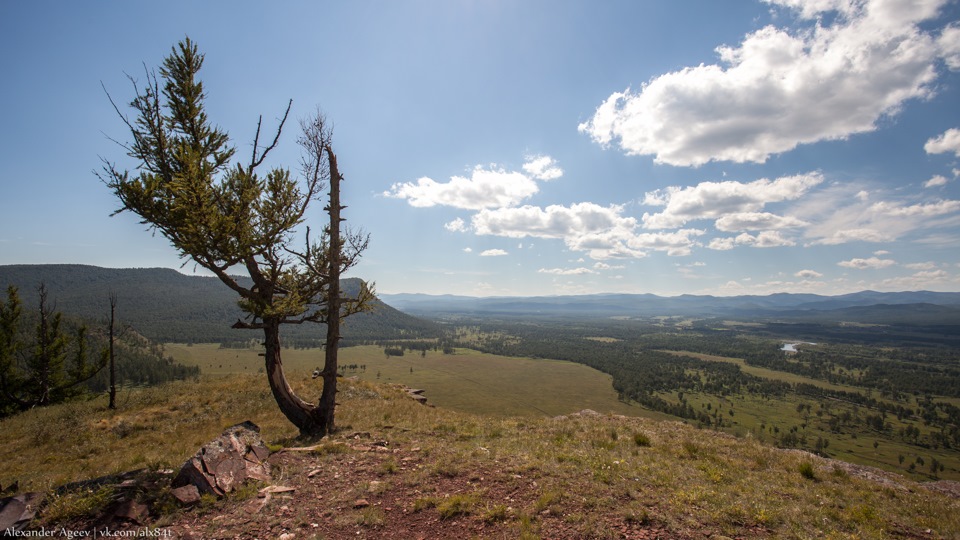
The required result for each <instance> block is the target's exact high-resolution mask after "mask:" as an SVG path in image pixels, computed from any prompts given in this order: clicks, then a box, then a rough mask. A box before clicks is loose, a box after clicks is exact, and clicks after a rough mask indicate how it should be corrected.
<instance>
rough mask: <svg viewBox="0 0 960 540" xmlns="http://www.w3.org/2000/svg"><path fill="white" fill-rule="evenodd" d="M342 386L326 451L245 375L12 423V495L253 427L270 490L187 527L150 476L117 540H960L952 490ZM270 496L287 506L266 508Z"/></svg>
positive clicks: (959, 503) (817, 462) (101, 496)
mask: <svg viewBox="0 0 960 540" xmlns="http://www.w3.org/2000/svg"><path fill="white" fill-rule="evenodd" d="M303 384H309V383H300V386H301V387H302V385H303ZM343 386H344V387H343V389H342V393H341V395H340V399H339V401H340V402H341V405H340V407H339V408H338V419H339V424H340V426H341V430H340V432H339V433H337V434H335V435H334V436H332V437H329V438H327V439H323V440H320V441H303V440H296V439H294V438H293V435H294V433H295V429H294V428H293V427H292V426H291V425H289V424H288V423H286V422H285V421H284V420H283V418H282V417H281V415H280V413H279V412H278V411H277V408H276V406H275V404H274V403H273V400H272V398H271V397H270V395H269V391H268V389H267V388H266V385H264V384H263V383H262V381H261V380H260V379H259V378H258V377H253V376H244V375H235V376H230V377H223V378H217V379H204V380H203V381H202V382H200V383H196V382H179V383H172V384H168V385H165V386H164V387H162V388H155V389H144V390H142V391H138V392H137V393H136V394H135V395H134V396H132V397H131V400H130V401H129V403H128V404H127V405H126V406H125V407H124V408H123V409H122V410H120V411H109V410H106V409H105V407H104V404H103V403H102V402H97V401H94V402H85V403H71V404H68V405H63V406H57V407H50V408H46V409H40V410H34V411H29V412H28V413H26V414H23V415H20V416H18V417H16V418H11V419H7V420H4V421H0V433H2V434H3V435H2V436H0V459H2V460H3V462H4V463H5V467H4V470H3V471H2V473H0V483H2V484H3V485H9V483H11V482H12V480H14V479H17V478H19V479H20V480H21V482H20V488H21V491H25V490H26V489H42V490H46V489H50V488H52V487H54V486H56V485H59V484H63V483H65V482H70V481H76V480H81V479H86V478H91V477H95V476H99V475H102V474H108V473H116V472H121V471H126V470H131V469H135V468H140V467H149V468H150V469H156V468H157V467H160V468H169V469H173V468H177V467H179V465H180V463H182V462H183V460H185V459H186V458H187V457H188V456H190V455H191V454H192V453H193V452H194V451H195V450H196V449H197V447H199V446H200V445H201V444H202V443H204V442H206V441H207V440H210V439H212V438H213V437H215V436H216V435H218V434H219V433H220V432H221V430H222V429H223V427H224V426H227V425H231V424H235V423H238V422H240V421H243V420H252V421H254V422H255V423H257V424H258V425H259V426H260V427H261V434H262V435H263V436H264V438H265V440H266V441H267V443H268V444H269V445H270V447H271V449H272V450H274V453H273V455H272V456H271V457H270V459H269V461H270V463H271V464H272V467H273V477H272V480H271V481H270V482H266V483H261V484H255V485H252V486H250V487H249V488H247V489H242V490H241V491H239V492H237V493H235V494H231V495H229V496H228V497H227V498H226V499H224V500H221V501H215V500H213V499H205V500H203V501H202V502H201V503H200V504H199V505H198V506H195V507H193V508H188V509H180V510H178V509H176V507H175V506H173V505H171V504H170V498H169V488H165V487H164V483H163V479H164V478H169V477H170V474H171V473H151V475H150V477H151V478H152V481H153V484H150V485H151V486H152V487H149V488H142V489H141V491H139V493H140V494H139V495H138V500H139V501H141V503H138V504H142V505H144V506H143V508H149V510H150V514H149V515H140V516H139V517H136V518H135V520H133V521H131V520H126V521H124V520H121V521H119V522H118V521H114V522H112V524H111V527H112V529H113V530H115V531H116V530H118V529H126V530H130V531H134V530H138V529H139V530H143V529H144V528H145V527H147V528H149V530H158V531H169V534H170V535H171V536H173V537H181V538H213V537H218V538H222V537H237V538H254V537H258V538H347V537H349V538H378V539H379V538H431V539H433V538H458V539H460V538H471V537H478V538H525V539H536V538H558V539H580V538H678V539H705V538H711V539H714V540H716V539H722V538H890V537H895V538H908V539H913V538H915V539H921V538H923V539H936V538H957V537H958V536H960V500H958V499H957V498H956V495H954V496H950V495H948V494H945V493H944V492H943V490H947V489H949V488H950V487H951V485H950V484H947V483H938V484H920V483H916V482H911V481H908V480H906V479H904V478H903V477H900V476H897V475H894V474H889V473H884V472H881V471H877V470H874V469H870V468H865V467H858V466H852V465H849V464H845V463H842V462H837V461H832V460H828V459H823V458H820V457H817V456H814V455H812V454H808V453H805V452H798V451H786V450H778V449H775V448H772V447H770V446H767V445H764V444H762V443H760V442H758V441H756V440H754V439H751V438H742V439H738V438H734V437H732V436H728V435H723V434H718V433H715V432H712V431H709V430H698V429H694V428H692V427H690V426H687V425H684V424H681V423H678V422H658V421H654V420H648V419H640V418H630V417H622V416H615V415H608V414H600V413H595V412H592V411H583V412H580V413H576V414H568V415H565V416H559V417H540V418H505V419H504V418H491V417H485V416H475V415H469V414H461V413H455V412H452V411H449V410H444V409H441V408H431V407H425V406H422V405H419V404H417V403H416V402H414V401H413V400H410V399H409V398H408V397H407V396H406V395H405V394H404V393H403V392H401V391H400V390H398V389H396V388H394V387H391V386H386V385H375V384H371V383H364V382H357V381H350V380H345V381H344V385H343ZM602 412H603V411H601V413H602ZM297 448H299V450H297ZM39 463H44V464H45V465H44V466H42V467H40V466H38V464H39ZM158 478H159V480H158ZM270 485H272V486H277V487H282V488H285V492H284V493H275V494H273V495H272V496H269V495H267V496H264V497H257V492H258V490H262V488H264V487H266V486H270ZM953 487H954V488H955V487H956V486H955V485H953ZM119 489H120V488H112V487H110V486H105V487H100V488H86V489H83V488H77V489H73V490H67V491H63V492H61V493H60V494H58V495H49V496H48V501H47V503H46V505H45V506H44V509H43V510H42V511H41V513H40V516H39V519H38V521H35V522H34V523H33V524H32V525H31V528H32V529H33V530H37V529H39V528H40V527H46V528H47V530H49V529H50V528H54V527H64V528H66V529H67V530H82V529H84V528H86V527H89V526H90V525H91V524H92V523H94V522H95V520H96V519H97V517H96V516H99V515H101V514H102V513H103V511H104V510H105V507H106V506H109V504H110V501H111V500H112V499H113V497H115V496H116V494H117V493H118V492H119V491H118V490H119ZM954 493H956V492H954ZM263 494H265V491H261V495H263ZM101 523H102V522H101Z"/></svg>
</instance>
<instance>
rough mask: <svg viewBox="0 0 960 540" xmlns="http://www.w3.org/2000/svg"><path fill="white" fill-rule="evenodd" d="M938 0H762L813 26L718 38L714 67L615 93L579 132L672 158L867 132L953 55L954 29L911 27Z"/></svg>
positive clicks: (680, 160)
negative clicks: (733, 40) (728, 40)
mask: <svg viewBox="0 0 960 540" xmlns="http://www.w3.org/2000/svg"><path fill="white" fill-rule="evenodd" d="M946 2H947V0H915V1H912V2H891V1H885V0H835V1H829V0H813V1H803V2H801V1H799V0H779V1H772V2H771V3H774V4H778V5H780V6H783V7H786V8H789V9H793V10H795V12H797V13H798V15H799V16H800V17H801V18H802V19H807V20H811V21H813V20H815V21H817V24H816V25H815V26H813V27H812V28H810V27H806V28H804V29H790V28H778V27H775V26H772V25H771V26H766V27H764V28H761V29H759V30H757V31H755V32H752V33H750V34H748V35H747V36H746V37H745V38H744V39H743V41H742V42H741V43H740V44H739V45H737V46H720V47H717V49H716V51H717V54H718V56H719V60H720V63H718V64H701V65H699V66H696V67H687V68H684V69H681V70H679V71H674V72H670V73H666V74H663V75H660V76H659V77H655V78H653V79H652V80H650V81H648V82H647V83H645V84H643V85H642V87H641V88H640V89H639V90H637V91H634V90H631V89H627V90H625V91H623V92H614V93H613V94H611V95H610V97H608V98H607V99H606V100H605V101H604V102H603V103H602V104H601V105H600V106H599V107H597V110H596V112H595V114H594V115H593V117H592V118H591V119H590V120H588V121H587V122H584V123H582V124H580V126H579V129H580V131H581V132H584V133H587V134H589V136H590V137H591V138H592V139H593V140H594V141H596V142H598V143H600V144H602V145H610V144H611V143H614V142H617V143H618V144H619V146H620V148H621V149H622V150H623V151H624V152H626V153H627V154H631V155H652V156H654V159H655V161H656V162H658V163H667V164H671V165H678V166H697V165H701V164H704V163H707V162H710V161H733V162H764V161H766V160H767V158H768V157H769V156H770V155H772V154H778V153H782V152H786V151H789V150H792V149H793V148H795V147H796V146H797V145H799V144H807V143H815V142H818V141H824V140H836V139H844V138H846V137H848V136H850V135H852V134H856V133H864V132H870V131H873V130H874V129H876V126H877V121H878V120H879V119H880V118H881V117H883V116H884V115H893V114H896V113H897V112H898V110H899V109H900V108H901V107H902V106H903V104H904V102H905V101H907V100H909V99H914V98H926V97H929V96H931V95H932V94H933V87H934V83H935V81H936V78H937V71H936V63H937V61H938V59H940V58H944V59H945V60H946V62H947V64H948V65H950V66H952V65H953V62H954V61H955V60H957V59H960V53H958V52H957V51H958V50H960V48H958V46H957V43H958V42H960V38H958V37H956V36H955V31H956V29H955V27H949V28H947V29H946V30H943V31H942V32H941V33H940V35H939V36H937V35H935V34H934V32H935V31H934V30H931V31H928V30H925V29H923V28H921V26H920V23H923V22H925V21H928V20H929V19H932V18H933V17H934V16H935V15H936V14H937V13H938V11H939V10H940V8H941V7H942V6H943V5H944V4H945V3H946ZM831 11H834V12H836V13H835V16H834V17H832V18H824V17H823V15H824V14H826V13H827V12H831ZM956 64H957V65H960V61H958V62H956Z"/></svg>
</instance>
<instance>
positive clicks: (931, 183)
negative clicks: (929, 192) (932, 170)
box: [923, 174, 947, 188]
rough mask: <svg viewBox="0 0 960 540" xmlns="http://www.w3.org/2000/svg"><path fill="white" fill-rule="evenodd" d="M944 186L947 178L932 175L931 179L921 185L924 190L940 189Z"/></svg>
mask: <svg viewBox="0 0 960 540" xmlns="http://www.w3.org/2000/svg"><path fill="white" fill-rule="evenodd" d="M945 185H947V177H946V176H941V175H939V174H937V175H934V176H933V177H932V178H930V179H929V180H927V181H926V182H924V183H923V187H925V188H932V187H940V186H945Z"/></svg>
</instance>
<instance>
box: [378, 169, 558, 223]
mask: <svg viewBox="0 0 960 540" xmlns="http://www.w3.org/2000/svg"><path fill="white" fill-rule="evenodd" d="M523 170H524V171H525V172H517V171H507V170H505V169H503V168H497V167H492V166H491V167H490V168H484V167H481V166H477V167H475V168H474V169H473V171H471V173H470V177H469V178H468V177H466V176H453V177H451V178H450V181H449V182H437V181H436V180H434V179H432V178H429V177H427V176H424V177H421V178H419V179H418V180H417V181H416V182H397V183H395V184H393V185H392V186H390V189H389V190H387V191H385V192H383V195H384V196H387V197H392V198H395V199H406V201H407V202H408V203H409V204H410V206H414V207H419V208H423V207H430V206H452V207H454V208H464V209H467V210H480V209H481V208H502V207H506V206H515V205H517V204H520V203H521V202H523V201H524V200H526V199H528V198H530V197H531V196H533V195H535V194H536V193H538V192H539V191H540V186H539V185H537V180H553V179H555V178H559V177H560V176H562V175H563V171H562V170H561V169H560V167H558V166H557V164H556V161H555V160H554V159H553V158H551V157H550V156H535V157H532V158H529V159H528V161H527V162H526V163H524V165H523Z"/></svg>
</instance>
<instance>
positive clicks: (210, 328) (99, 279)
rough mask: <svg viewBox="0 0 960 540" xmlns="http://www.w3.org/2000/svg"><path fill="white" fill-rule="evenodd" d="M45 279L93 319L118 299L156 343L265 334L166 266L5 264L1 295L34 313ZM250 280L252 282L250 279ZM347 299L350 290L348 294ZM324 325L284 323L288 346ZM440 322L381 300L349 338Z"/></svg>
mask: <svg viewBox="0 0 960 540" xmlns="http://www.w3.org/2000/svg"><path fill="white" fill-rule="evenodd" d="M41 282H43V283H44V284H45V285H46V287H47V290H48V291H49V298H50V300H52V301H54V302H55V303H56V306H55V308H56V310H57V311H62V312H63V313H65V314H69V315H73V316H78V317H83V318H85V319H89V320H105V319H106V318H107V317H108V316H109V313H110V304H109V297H110V294H111V293H113V294H116V295H117V304H118V306H117V311H118V317H119V318H120V319H121V321H122V322H123V323H125V324H129V325H131V326H133V327H134V328H135V329H136V330H137V331H138V332H140V333H141V334H143V335H144V336H146V337H148V338H150V339H152V340H154V341H160V342H163V341H170V342H197V343H199V342H223V341H241V340H249V339H262V338H263V333H262V332H256V331H250V330H234V329H232V328H230V326H231V325H232V324H233V323H234V322H236V321H237V319H240V318H242V317H243V312H242V311H241V310H240V308H239V307H237V299H238V296H237V294H236V293H235V292H233V291H232V290H230V289H229V288H227V286H225V285H224V284H223V283H221V282H220V280H219V279H217V278H215V277H203V276H190V275H185V274H181V273H180V272H177V271H175V270H171V269H169V268H123V269H118V268H100V267H97V266H86V265H78V264H49V265H7V266H0V294H2V298H3V300H6V289H7V286H9V285H14V286H16V287H17V288H18V289H19V295H20V298H21V299H22V300H23V302H24V309H34V308H35V306H36V303H37V287H38V286H39V284H40V283H41ZM247 282H248V283H249V279H247ZM343 286H344V289H345V290H346V291H349V290H350V288H353V289H356V288H358V287H359V280H357V279H352V280H349V279H348V280H344V282H343ZM348 294H349V292H348ZM324 332H325V330H324V327H323V325H317V324H303V325H285V327H284V328H283V329H282V335H283V336H284V339H285V340H286V342H287V343H292V342H295V341H297V340H300V341H304V340H322V339H323V337H324V335H325V334H324ZM438 334H439V329H438V327H437V326H436V324H434V323H432V322H429V321H425V320H422V319H418V318H416V317H412V316H410V315H406V314H404V313H401V312H399V311H397V310H396V309H393V308H392V307H390V306H388V305H386V304H384V303H383V302H381V301H379V300H378V301H377V302H375V304H374V310H373V311H372V312H370V313H361V314H357V315H354V316H351V317H349V318H348V319H347V320H346V322H345V323H344V337H345V338H346V339H352V340H379V339H396V338H399V337H418V336H426V337H433V336H437V335H438Z"/></svg>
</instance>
